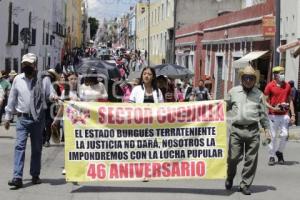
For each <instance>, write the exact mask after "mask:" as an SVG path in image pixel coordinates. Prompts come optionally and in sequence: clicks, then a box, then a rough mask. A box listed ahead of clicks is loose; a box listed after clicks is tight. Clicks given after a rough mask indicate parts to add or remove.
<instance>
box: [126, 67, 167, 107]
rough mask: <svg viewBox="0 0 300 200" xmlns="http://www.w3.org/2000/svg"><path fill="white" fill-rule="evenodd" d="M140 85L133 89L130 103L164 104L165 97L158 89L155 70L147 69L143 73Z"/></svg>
mask: <svg viewBox="0 0 300 200" xmlns="http://www.w3.org/2000/svg"><path fill="white" fill-rule="evenodd" d="M140 80H141V81H140V83H139V85H137V86H136V87H134V88H133V90H132V92H131V94H130V97H129V102H132V103H162V102H164V98H163V95H162V93H161V91H160V89H159V88H158V87H157V82H156V74H155V70H154V69H153V68H151V67H145V68H144V69H143V71H142V73H141V78H140Z"/></svg>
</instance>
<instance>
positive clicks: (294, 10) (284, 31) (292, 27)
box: [280, 0, 300, 89]
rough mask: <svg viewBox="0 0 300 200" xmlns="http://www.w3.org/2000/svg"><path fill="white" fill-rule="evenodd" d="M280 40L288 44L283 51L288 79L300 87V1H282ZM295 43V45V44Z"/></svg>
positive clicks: (282, 43) (282, 58) (283, 43)
mask: <svg viewBox="0 0 300 200" xmlns="http://www.w3.org/2000/svg"><path fill="white" fill-rule="evenodd" d="M280 6H281V17H280V18H281V21H280V30H281V31H280V40H281V45H282V46H287V48H286V50H285V51H282V52H281V64H282V66H284V67H285V69H286V70H285V72H286V80H287V81H289V80H294V81H295V83H296V84H295V87H297V88H298V89H299V88H300V70H299V68H300V65H299V51H300V50H299V46H300V42H299V41H300V26H299V23H300V15H299V13H300V1H298V0H285V1H281V5H280ZM293 44H295V45H293Z"/></svg>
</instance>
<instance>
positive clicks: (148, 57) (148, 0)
mask: <svg viewBox="0 0 300 200" xmlns="http://www.w3.org/2000/svg"><path fill="white" fill-rule="evenodd" d="M147 6H148V50H147V51H148V54H147V62H148V66H150V0H147Z"/></svg>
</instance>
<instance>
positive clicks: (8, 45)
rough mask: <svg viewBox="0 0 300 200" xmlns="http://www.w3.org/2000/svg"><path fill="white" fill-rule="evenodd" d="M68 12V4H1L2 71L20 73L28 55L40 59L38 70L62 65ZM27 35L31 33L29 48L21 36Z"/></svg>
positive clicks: (15, 0) (20, 0)
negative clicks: (32, 54) (25, 54)
mask: <svg viewBox="0 0 300 200" xmlns="http://www.w3.org/2000/svg"><path fill="white" fill-rule="evenodd" d="M65 11H66V9H65V0H55V1H53V0H43V1H36V0H11V1H0V13H1V17H0V27H2V28H1V30H0V34H1V37H0V69H1V70H6V71H10V70H11V69H14V70H16V71H17V72H20V71H21V67H20V63H21V58H22V55H23V54H24V53H25V52H26V51H28V52H32V53H35V54H36V55H37V56H38V68H39V69H45V68H46V67H54V66H55V65H56V64H57V63H59V62H60V57H61V56H60V53H61V52H60V51H61V49H62V46H63V44H64V42H63V36H64V34H65V25H64V24H65ZM26 31H27V32H30V35H28V44H27V45H26V44H24V43H23V42H22V38H23V37H22V34H21V33H24V32H26ZM26 49H27V50H26Z"/></svg>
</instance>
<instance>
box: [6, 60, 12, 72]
mask: <svg viewBox="0 0 300 200" xmlns="http://www.w3.org/2000/svg"><path fill="white" fill-rule="evenodd" d="M10 71H11V58H5V72H10Z"/></svg>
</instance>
